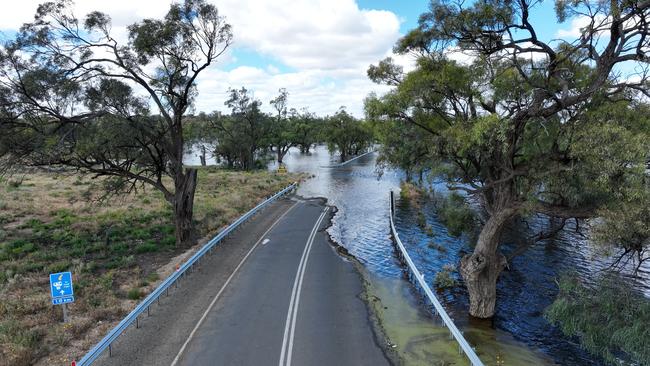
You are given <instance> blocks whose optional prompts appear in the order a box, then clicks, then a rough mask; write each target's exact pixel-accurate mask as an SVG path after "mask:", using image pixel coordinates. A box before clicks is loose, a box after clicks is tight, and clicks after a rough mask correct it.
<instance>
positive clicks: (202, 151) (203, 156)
mask: <svg viewBox="0 0 650 366" xmlns="http://www.w3.org/2000/svg"><path fill="white" fill-rule="evenodd" d="M205 154H206V152H205V146H203V145H202V146H201V156H200V158H201V166H206V161H205Z"/></svg>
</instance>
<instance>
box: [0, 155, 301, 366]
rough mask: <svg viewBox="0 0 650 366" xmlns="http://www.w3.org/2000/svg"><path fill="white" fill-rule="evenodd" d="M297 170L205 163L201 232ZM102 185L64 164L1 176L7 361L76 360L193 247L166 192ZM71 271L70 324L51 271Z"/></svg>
mask: <svg viewBox="0 0 650 366" xmlns="http://www.w3.org/2000/svg"><path fill="white" fill-rule="evenodd" d="M297 178H298V176H296V175H276V174H273V173H267V172H253V173H245V172H231V171H223V170H218V169H213V168H202V169H201V170H200V173H199V185H198V189H197V193H196V198H195V221H196V223H197V228H198V231H199V234H200V236H201V237H206V236H212V235H214V234H215V233H216V232H217V231H218V230H219V229H220V228H222V227H224V226H225V225H227V224H228V223H229V222H232V221H233V220H234V219H236V218H237V217H238V216H240V215H241V214H243V213H244V212H246V211H247V210H249V209H251V208H252V207H254V206H255V204H256V203H258V202H260V201H261V200H263V199H264V198H265V197H266V196H268V195H269V194H271V193H274V192H276V191H278V190H280V189H281V188H283V187H285V186H287V185H288V184H290V182H292V181H294V180H296V179H297ZM101 185H102V180H101V179H94V180H93V179H90V178H86V177H82V176H79V175H75V174H55V173H29V174H24V175H15V176H13V177H10V178H7V179H5V180H3V181H2V182H1V183H0V228H1V229H0V365H2V366H4V365H28V364H33V363H35V362H37V361H38V360H40V362H39V363H43V364H48V365H55V364H61V365H69V364H70V357H71V354H74V352H77V354H79V352H80V351H82V350H84V349H87V348H88V347H90V346H91V345H92V344H94V342H96V341H97V340H98V339H99V338H100V337H101V336H103V335H104V334H105V333H106V331H107V330H108V329H110V328H111V327H112V326H114V325H115V324H116V322H117V321H119V320H120V319H121V318H122V317H123V316H124V315H125V314H126V313H127V312H128V311H130V309H132V308H133V307H134V306H135V305H136V303H137V301H138V300H139V299H141V298H142V297H143V296H144V295H145V294H146V293H147V292H148V291H150V290H151V289H153V288H154V286H155V284H156V283H157V282H159V281H160V280H161V279H162V277H163V276H165V275H166V273H164V270H162V268H163V267H171V268H173V265H174V264H175V263H170V262H171V261H178V259H176V260H174V259H173V258H174V257H175V256H178V255H179V254H182V253H183V252H185V251H186V250H187V248H185V249H178V248H176V247H175V237H174V225H173V222H172V212H171V207H170V206H169V205H168V204H167V203H166V202H165V201H164V200H163V198H162V195H161V194H160V193H158V192H157V191H155V190H153V189H147V190H145V191H140V192H137V193H133V194H130V195H128V196H123V197H115V198H113V199H111V200H109V201H107V202H104V203H98V202H97V201H96V200H95V199H94V198H96V197H97V196H98V195H100V194H101V192H102V190H101ZM202 242H203V241H202ZM170 264H171V266H170ZM165 265H166V266H165ZM67 270H70V271H72V272H73V279H74V286H75V288H74V290H75V297H76V302H75V303H73V304H71V305H70V307H69V308H70V313H71V322H69V323H68V324H63V323H62V322H61V317H62V311H61V307H60V306H52V305H51V303H50V295H49V278H48V273H51V272H60V271H67ZM64 348H65V349H69V351H68V352H67V354H64V353H62V350H63V349H64Z"/></svg>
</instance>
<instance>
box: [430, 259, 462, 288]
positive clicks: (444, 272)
mask: <svg viewBox="0 0 650 366" xmlns="http://www.w3.org/2000/svg"><path fill="white" fill-rule="evenodd" d="M452 272H454V267H453V266H452V265H450V264H445V265H444V266H442V269H441V270H440V271H438V273H436V278H435V279H434V280H433V282H434V285H435V286H436V287H437V288H439V289H445V288H450V287H455V286H456V285H457V282H456V279H455V278H454V277H453V275H452Z"/></svg>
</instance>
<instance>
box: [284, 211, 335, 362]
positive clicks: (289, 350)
mask: <svg viewBox="0 0 650 366" xmlns="http://www.w3.org/2000/svg"><path fill="white" fill-rule="evenodd" d="M327 210H329V207H325V212H324V213H323V217H321V219H320V221H319V222H318V224H317V226H316V227H317V228H318V227H320V225H321V223H322V222H323V219H324V218H325V215H326V214H327ZM316 234H318V230H316V232H315V233H314V236H312V238H311V242H310V243H309V249H308V250H307V256H306V257H305V264H304V265H303V267H302V273H301V274H300V282H299V283H298V293H297V294H296V305H295V306H294V307H293V320H292V322H291V333H290V336H289V349H288V351H287V354H288V356H287V366H291V356H292V355H293V335H294V332H295V330H296V318H297V317H298V306H299V305H300V293H301V292H302V279H303V278H304V277H305V272H306V269H307V262H309V253H311V247H312V246H313V245H314V240H315V239H316Z"/></svg>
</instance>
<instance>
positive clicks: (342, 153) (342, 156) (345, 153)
mask: <svg viewBox="0 0 650 366" xmlns="http://www.w3.org/2000/svg"><path fill="white" fill-rule="evenodd" d="M347 157H348V153H347V151H346V150H345V148H341V163H343V162H345V160H346V159H347Z"/></svg>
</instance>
